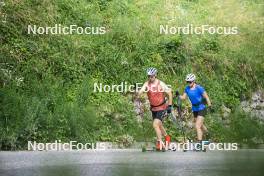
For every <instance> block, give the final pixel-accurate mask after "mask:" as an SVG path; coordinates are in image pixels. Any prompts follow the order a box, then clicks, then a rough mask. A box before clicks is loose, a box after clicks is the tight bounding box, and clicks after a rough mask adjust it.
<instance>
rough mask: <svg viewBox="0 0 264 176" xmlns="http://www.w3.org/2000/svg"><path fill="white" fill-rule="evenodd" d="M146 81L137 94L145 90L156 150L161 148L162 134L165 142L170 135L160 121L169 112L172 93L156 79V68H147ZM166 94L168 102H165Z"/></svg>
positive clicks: (167, 141) (168, 141) (168, 139)
mask: <svg viewBox="0 0 264 176" xmlns="http://www.w3.org/2000/svg"><path fill="white" fill-rule="evenodd" d="M147 75H148V81H147V82H145V83H144V85H143V86H142V88H141V89H140V91H139V92H138V95H139V96H140V95H141V94H142V93H143V92H147V95H148V99H149V102H150V110H151V112H152V117H153V128H154V129H155V132H156V135H157V144H156V148H157V150H159V149H161V148H162V146H161V145H162V144H161V141H162V136H164V137H165V144H166V143H167V144H169V143H170V136H169V135H167V133H166V130H165V129H164V127H163V124H162V121H163V118H164V116H165V115H166V113H171V110H172V93H171V89H170V88H169V87H168V86H167V85H166V84H165V83H164V82H162V81H160V80H158V79H157V69H155V68H149V69H147ZM166 96H168V98H169V100H168V103H167V102H166Z"/></svg>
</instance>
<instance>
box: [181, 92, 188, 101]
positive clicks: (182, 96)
mask: <svg viewBox="0 0 264 176" xmlns="http://www.w3.org/2000/svg"><path fill="white" fill-rule="evenodd" d="M186 98H187V94H186V92H184V93H183V95H180V99H182V100H185V99H186Z"/></svg>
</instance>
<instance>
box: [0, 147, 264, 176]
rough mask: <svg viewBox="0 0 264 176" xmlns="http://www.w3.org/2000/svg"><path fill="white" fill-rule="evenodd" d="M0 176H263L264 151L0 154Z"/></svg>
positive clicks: (23, 152)
mask: <svg viewBox="0 0 264 176" xmlns="http://www.w3.org/2000/svg"><path fill="white" fill-rule="evenodd" d="M0 175H1V176H6V175H7V176H9V175H10V176H11V175H15V176H16V175H17V176H22V175H25V176H31V175H40V176H49V175H54V176H55V175H56V176H73V175H74V176H76V175H91V176H97V175H99V176H119V175H120V176H129V175H135V176H155V175H162V176H169V175H179V176H187V175H195V176H199V175H201V176H206V175H210V176H211V175H219V176H220V175H221V176H227V175H232V176H236V175H237V176H244V175H261V176H262V175H264V150H263V149H257V150H248V149H240V150H238V151H208V152H191V151H189V152H180V151H176V152H172V151H169V152H144V153H143V152H141V151H140V150H106V151H70V152H69V151H37V152H36V151H35V152H32V151H19V152H0Z"/></svg>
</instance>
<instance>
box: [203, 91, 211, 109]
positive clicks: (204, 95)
mask: <svg viewBox="0 0 264 176" xmlns="http://www.w3.org/2000/svg"><path fill="white" fill-rule="evenodd" d="M203 97H204V98H205V99H206V102H207V104H208V106H211V105H212V104H211V101H210V99H209V96H208V95H207V93H206V92H204V93H203Z"/></svg>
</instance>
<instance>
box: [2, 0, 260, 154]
mask: <svg viewBox="0 0 264 176" xmlns="http://www.w3.org/2000/svg"><path fill="white" fill-rule="evenodd" d="M260 3H261V0H254V1H250V2H249V1H243V0H240V1H237V0H224V1H213V0H195V1H189V0H188V1H187V0H180V1H158V0H140V1H139V0H135V1H131V0H124V1H118V0H111V1H106V0H94V1H85V0H78V1H74V0H59V1H32V0H27V1H11V0H5V6H2V7H1V13H5V14H6V16H7V18H6V22H1V23H0V34H1V36H0V42H1V48H0V52H1V55H0V64H1V65H0V66H1V71H0V74H1V79H0V83H1V91H0V96H1V99H0V101H1V118H0V121H1V123H0V133H1V138H0V141H1V142H0V148H1V149H3V150H10V149H12V150H14V149H25V147H26V146H27V141H29V140H36V141H42V142H51V141H54V140H58V139H61V140H62V141H69V140H77V141H79V142H84V141H86V142H87V141H97V140H101V141H122V140H123V139H122V136H126V135H129V136H132V137H133V138H134V139H135V140H142V139H143V137H144V138H147V139H152V137H153V133H152V132H150V133H149V134H145V135H144V134H143V130H142V126H141V124H139V123H138V122H137V121H136V118H135V113H134V109H133V104H132V102H131V98H130V96H127V95H126V94H122V93H117V92H114V93H94V92H93V84H94V83H103V84H120V83H121V82H122V81H126V82H128V84H135V83H137V82H144V81H145V80H146V76H145V69H146V68H148V67H150V66H152V67H157V68H158V70H159V75H158V76H159V78H160V79H161V80H163V81H164V82H166V83H167V84H170V85H172V87H173V89H179V90H180V91H181V92H182V91H183V89H184V86H185V83H184V77H185V75H186V74H187V73H190V72H193V73H195V74H196V75H197V76H198V81H199V83H200V84H201V85H203V86H204V87H205V88H206V90H207V92H208V94H209V96H210V98H211V99H212V102H213V104H214V106H215V109H216V110H217V111H216V115H217V114H219V113H220V112H219V111H220V107H221V106H222V105H225V106H226V107H229V108H231V109H232V110H233V112H234V113H235V115H234V117H232V120H231V124H230V127H229V128H225V127H223V124H222V123H221V121H217V120H216V119H215V118H214V115H212V117H211V118H210V120H208V122H207V123H208V125H209V126H210V127H211V129H212V131H213V133H214V137H215V139H216V140H225V141H239V142H241V140H242V141H244V142H245V141H250V140H251V138H252V137H255V136H257V137H262V138H263V136H264V135H263V128H264V127H263V125H260V124H258V123H257V122H255V121H254V120H252V119H251V118H249V117H248V116H247V115H245V114H243V113H242V114H241V113H236V111H235V109H237V107H238V106H239V103H240V101H241V100H242V99H246V98H249V97H250V94H251V92H253V91H255V90H257V89H261V88H263V83H264V79H263V77H264V72H263V70H264V62H263V56H264V48H263V46H264V30H263V23H264V20H263V19H264V14H263V10H264V9H263V8H264V6H263V5H259V4H260ZM55 24H61V25H65V26H68V25H71V24H76V25H78V26H85V25H87V24H91V25H92V26H105V27H106V29H107V32H106V34H104V35H76V34H75V35H33V34H30V35H29V34H27V26H28V25H37V26H54V25H55ZM160 24H163V25H166V24H168V25H170V26H186V25H187V24H192V25H194V26H200V25H203V24H210V25H212V26H237V27H238V29H239V34H238V35H216V34H215V35H210V34H204V35H180V34H175V35H163V34H159V25H160ZM240 117H241V118H240ZM148 118H150V117H148ZM148 118H145V122H144V123H145V125H148V126H149V127H150V128H151V124H150V121H147V120H146V119H148ZM243 126H245V128H243ZM168 128H169V131H170V133H172V134H175V135H179V134H177V132H175V130H174V129H173V128H171V126H168ZM246 129H249V130H246ZM231 134H232V135H231Z"/></svg>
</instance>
